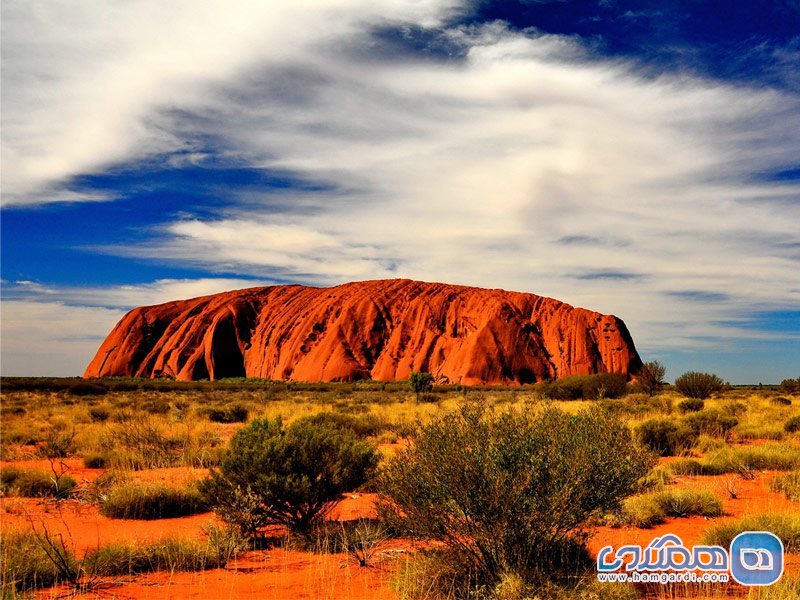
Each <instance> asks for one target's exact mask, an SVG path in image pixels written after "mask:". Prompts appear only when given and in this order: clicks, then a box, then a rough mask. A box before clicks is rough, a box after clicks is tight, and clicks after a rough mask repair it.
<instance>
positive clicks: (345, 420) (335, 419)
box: [299, 412, 391, 439]
mask: <svg viewBox="0 0 800 600" xmlns="http://www.w3.org/2000/svg"><path fill="white" fill-rule="evenodd" d="M299 420H300V421H306V422H308V423H312V424H314V425H321V426H329V427H332V428H334V429H338V430H340V431H350V432H352V433H353V434H354V435H355V436H356V437H358V438H362V439H363V438H367V437H377V436H378V435H379V434H381V433H383V432H385V431H389V430H390V429H391V425H390V424H389V423H387V422H386V420H385V419H384V418H383V417H380V416H378V415H372V414H364V415H357V416H356V415H349V414H343V413H331V412H321V413H317V414H316V415H312V416H310V417H303V418H302V419H299Z"/></svg>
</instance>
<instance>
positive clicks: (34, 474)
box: [0, 466, 76, 498]
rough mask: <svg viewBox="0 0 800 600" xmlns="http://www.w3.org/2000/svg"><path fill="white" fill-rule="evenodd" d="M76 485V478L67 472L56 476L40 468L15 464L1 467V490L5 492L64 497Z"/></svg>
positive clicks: (28, 495)
mask: <svg viewBox="0 0 800 600" xmlns="http://www.w3.org/2000/svg"><path fill="white" fill-rule="evenodd" d="M75 485H76V483H75V480H74V479H73V478H72V477H70V476H69V475H66V474H65V475H61V476H59V477H56V476H55V475H54V474H52V473H47V472H45V471H40V470H38V469H21V468H18V467H13V466H9V467H3V468H2V469H0V490H2V492H3V494H8V495H13V496H22V497H23V498H41V497H45V496H50V497H54V498H64V497H66V496H69V495H70V494H71V493H72V490H73V488H74V487H75Z"/></svg>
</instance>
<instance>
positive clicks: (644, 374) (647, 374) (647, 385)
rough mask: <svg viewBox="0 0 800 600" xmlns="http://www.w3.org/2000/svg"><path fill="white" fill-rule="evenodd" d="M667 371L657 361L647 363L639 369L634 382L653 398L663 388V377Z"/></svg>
mask: <svg viewBox="0 0 800 600" xmlns="http://www.w3.org/2000/svg"><path fill="white" fill-rule="evenodd" d="M666 374H667V369H666V367H665V366H664V365H662V364H661V363H660V362H658V361H652V362H647V363H644V364H643V365H642V368H641V369H639V373H638V374H637V375H636V382H637V383H638V385H639V387H640V388H642V390H644V392H645V393H646V394H647V395H648V396H655V395H656V393H657V392H658V391H659V390H661V388H663V387H664V376H665V375H666Z"/></svg>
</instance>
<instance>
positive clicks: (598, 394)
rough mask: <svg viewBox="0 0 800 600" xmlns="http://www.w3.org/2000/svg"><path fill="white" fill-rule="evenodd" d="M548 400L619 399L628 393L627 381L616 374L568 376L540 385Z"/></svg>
mask: <svg viewBox="0 0 800 600" xmlns="http://www.w3.org/2000/svg"><path fill="white" fill-rule="evenodd" d="M539 389H540V390H541V392H542V394H543V395H544V396H545V397H546V398H550V399H552V400H580V399H585V400H598V399H603V398H619V397H620V396H624V395H625V392H626V391H627V380H626V379H625V377H624V376H623V375H617V374H616V373H598V374H596V375H568V376H567V377H562V378H561V379H556V380H555V381H551V382H543V383H541V384H539Z"/></svg>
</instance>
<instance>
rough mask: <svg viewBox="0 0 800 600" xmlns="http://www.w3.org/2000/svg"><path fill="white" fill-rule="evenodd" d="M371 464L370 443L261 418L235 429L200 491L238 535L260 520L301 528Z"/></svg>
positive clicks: (363, 477)
mask: <svg viewBox="0 0 800 600" xmlns="http://www.w3.org/2000/svg"><path fill="white" fill-rule="evenodd" d="M377 462H378V458H377V453H376V448H375V446H374V444H373V443H371V442H367V441H360V440H358V439H357V438H356V436H355V435H354V434H353V433H352V432H350V431H345V430H342V429H337V428H335V427H332V426H330V425H329V424H316V423H311V422H309V421H307V420H298V421H296V422H294V423H292V424H291V425H289V426H288V427H286V428H284V427H283V426H282V424H281V422H280V420H277V421H270V420H268V419H260V420H255V421H252V422H251V423H250V424H249V425H247V426H246V427H244V428H243V429H240V430H239V431H238V432H236V434H235V435H234V436H233V439H232V440H231V444H230V448H229V450H228V451H227V452H226V453H225V455H224V457H223V459H222V462H221V463H220V467H219V471H216V470H214V471H212V472H211V476H210V477H209V478H208V479H206V480H204V481H203V482H202V489H203V492H204V494H205V496H206V497H207V498H208V500H209V503H210V504H211V505H212V506H213V507H214V509H215V510H216V511H217V513H218V514H219V515H220V517H221V518H223V519H224V520H226V521H228V522H229V523H230V524H231V525H233V526H236V527H238V528H240V530H241V531H242V533H243V534H245V535H251V536H252V535H254V534H255V533H256V529H257V528H258V527H260V526H262V525H267V524H281V525H285V526H287V527H288V528H289V529H290V530H292V531H296V532H299V533H303V534H307V533H308V532H309V531H310V530H311V528H312V527H313V525H314V524H315V523H316V522H317V521H319V520H320V519H321V518H322V516H323V515H324V514H325V511H326V510H328V509H329V508H330V502H331V501H333V500H336V499H337V498H338V497H339V496H340V495H341V494H342V493H343V492H345V491H349V490H354V489H356V488H358V487H359V486H361V485H363V484H364V483H365V482H366V481H367V480H368V479H369V478H370V477H371V475H372V473H373V471H374V469H375V467H376V466H377ZM237 516H239V517H241V518H242V520H241V521H236V520H234V519H236V517H237Z"/></svg>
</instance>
